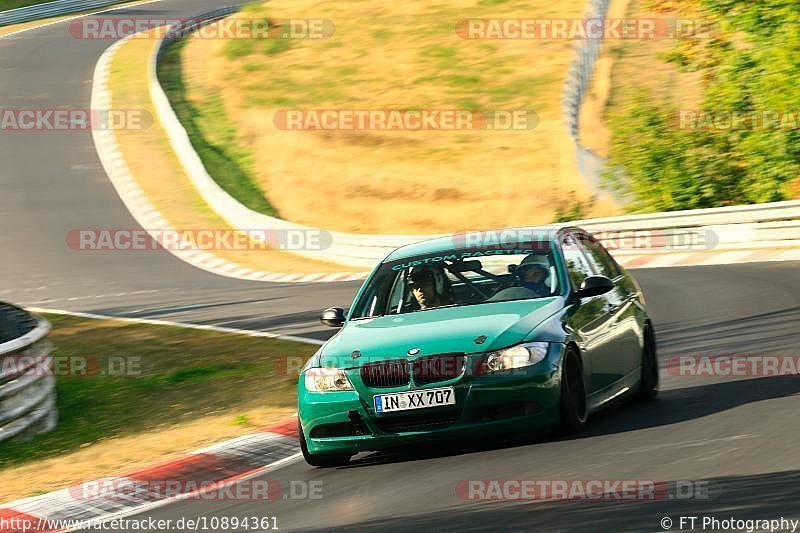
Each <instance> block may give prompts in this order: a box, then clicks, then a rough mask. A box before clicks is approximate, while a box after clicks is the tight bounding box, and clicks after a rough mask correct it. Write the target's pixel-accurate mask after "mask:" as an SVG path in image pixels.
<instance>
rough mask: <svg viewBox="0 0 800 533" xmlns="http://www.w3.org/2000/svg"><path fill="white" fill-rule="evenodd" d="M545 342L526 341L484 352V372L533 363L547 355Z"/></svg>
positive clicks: (509, 368) (547, 345)
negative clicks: (502, 348)
mask: <svg viewBox="0 0 800 533" xmlns="http://www.w3.org/2000/svg"><path fill="white" fill-rule="evenodd" d="M549 346H550V343H547V342H526V343H523V344H517V345H516V346H512V347H511V348H506V349H504V350H498V351H496V352H490V353H488V354H486V357H485V359H484V366H485V371H486V372H499V371H501V370H511V369H512V368H522V367H525V366H531V365H535V364H536V363H538V362H539V361H543V360H544V358H545V357H547V349H548V347H549Z"/></svg>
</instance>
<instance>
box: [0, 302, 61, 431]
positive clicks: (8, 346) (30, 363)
mask: <svg viewBox="0 0 800 533" xmlns="http://www.w3.org/2000/svg"><path fill="white" fill-rule="evenodd" d="M49 332H50V324H49V323H48V322H47V321H46V320H44V319H43V318H40V317H37V316H34V315H32V314H30V313H28V312H27V311H25V310H24V309H21V308H19V307H16V306H14V305H10V304H5V303H0V441H5V440H8V439H11V438H14V437H17V438H22V437H27V436H30V435H34V434H36V433H44V432H46V431H50V430H51V429H53V428H54V427H55V426H56V422H57V420H58V412H57V410H56V402H55V399H56V392H55V382H56V378H55V376H54V373H53V359H52V357H51V355H50V352H51V350H52V345H51V343H50V342H49V341H48V340H47V339H46V337H47V334H48V333H49Z"/></svg>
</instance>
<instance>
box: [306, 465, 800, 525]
mask: <svg viewBox="0 0 800 533" xmlns="http://www.w3.org/2000/svg"><path fill="white" fill-rule="evenodd" d="M706 481H707V482H708V498H706V499H670V498H667V497H665V498H664V499H656V500H647V501H644V500H641V501H632V500H623V501H597V500H595V501H586V500H569V501H563V500H562V501H541V502H540V501H536V502H473V503H472V504H471V505H469V502H467V501H465V503H466V504H467V505H460V506H458V507H453V508H450V509H444V510H441V511H437V512H435V513H428V514H422V515H416V516H413V513H414V510H413V509H404V510H403V511H402V513H398V515H396V516H393V517H391V518H389V519H382V520H373V521H365V522H361V523H354V524H350V525H348V526H344V527H342V526H339V527H337V528H336V530H337V531H368V530H373V529H378V530H381V531H395V530H396V531H420V530H427V531H498V530H502V531H570V532H572V531H592V532H594V531H662V530H663V528H662V527H661V520H662V518H664V517H669V518H670V519H671V520H672V524H673V525H672V529H673V530H679V529H680V528H679V519H680V517H681V516H698V517H703V516H712V517H716V518H718V519H720V520H723V519H729V518H736V519H742V520H753V519H779V518H780V517H786V518H789V517H795V518H796V517H797V515H798V513H797V500H798V498H800V471H797V470H793V471H786V472H774V473H769V474H760V475H752V476H730V477H717V478H710V479H708V480H706ZM387 505H391V503H390V502H387ZM699 526H700V519H698V522H697V527H696V530H697V529H701V528H700V527H699ZM683 529H684V530H686V529H689V528H688V527H687V525H686V524H685V525H684V528H683ZM705 529H706V530H709V529H711V528H710V527H707V528H705ZM715 530H716V529H715ZM790 530H791V528H790ZM320 531H321V530H320Z"/></svg>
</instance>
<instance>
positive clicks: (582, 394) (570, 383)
mask: <svg viewBox="0 0 800 533" xmlns="http://www.w3.org/2000/svg"><path fill="white" fill-rule="evenodd" d="M587 404H588V402H587V400H586V384H585V382H584V379H583V366H582V365H581V359H580V356H579V355H578V353H577V352H576V351H575V350H574V349H573V348H568V349H567V353H565V354H564V366H563V368H562V369H561V422H560V423H559V430H560V433H562V434H565V435H572V434H575V433H580V432H581V431H583V429H584V428H585V427H586V419H587V418H588V407H587Z"/></svg>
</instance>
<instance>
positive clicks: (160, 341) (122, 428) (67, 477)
mask: <svg viewBox="0 0 800 533" xmlns="http://www.w3.org/2000/svg"><path fill="white" fill-rule="evenodd" d="M46 318H47V319H48V320H50V321H51V322H52V324H53V332H52V333H51V335H50V339H51V340H52V342H53V343H54V346H55V348H54V352H53V355H54V357H55V358H56V359H57V361H59V362H60V363H59V364H60V365H61V366H63V367H65V368H78V369H80V368H81V365H83V364H84V363H85V368H86V369H87V370H86V371H76V372H73V371H70V370H65V371H63V372H60V371H57V374H58V375H57V384H58V385H57V392H58V411H59V424H58V427H57V428H56V429H55V430H54V431H53V432H51V433H48V434H46V435H40V436H37V437H35V438H34V439H33V440H31V441H29V442H21V443H4V444H3V445H2V446H1V447H0V501H8V500H10V499H15V498H20V497H25V496H30V495H34V494H38V493H42V492H48V491H51V490H55V489H58V488H62V487H64V486H69V485H71V484H75V483H79V482H82V481H86V480H89V479H95V478H98V477H102V476H105V475H120V474H125V473H127V472H129V471H130V470H132V469H135V468H137V467H141V466H143V465H146V464H148V463H152V462H160V461H161V460H164V459H165V458H168V457H170V456H174V455H177V454H181V453H185V452H187V451H191V450H193V449H197V448H200V447H202V446H206V445H209V444H211V443H213V442H216V441H219V440H221V439H225V438H231V437H235V436H239V435H243V434H248V433H253V432H255V431H257V430H258V429H260V428H263V427H265V426H267V425H269V424H270V423H273V422H277V421H280V420H282V419H285V417H287V416H290V415H291V414H292V413H293V412H294V410H295V407H296V405H295V404H296V401H295V398H296V396H295V387H294V385H295V382H296V376H295V377H292V376H289V375H287V372H286V370H285V368H286V365H285V359H283V358H284V357H287V356H299V357H308V356H310V355H311V354H312V353H313V352H314V350H315V349H316V347H315V346H312V345H308V344H300V343H296V342H290V341H284V340H279V339H265V338H261V337H250V336H245V335H236V334H224V333H216V332H210V331H198V330H194V329H186V328H180V327H168V326H154V325H145V324H130V323H125V322H119V321H113V320H92V319H85V318H77V317H69V316H57V315H50V316H47V317H46ZM73 362H78V364H75V363H73Z"/></svg>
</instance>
